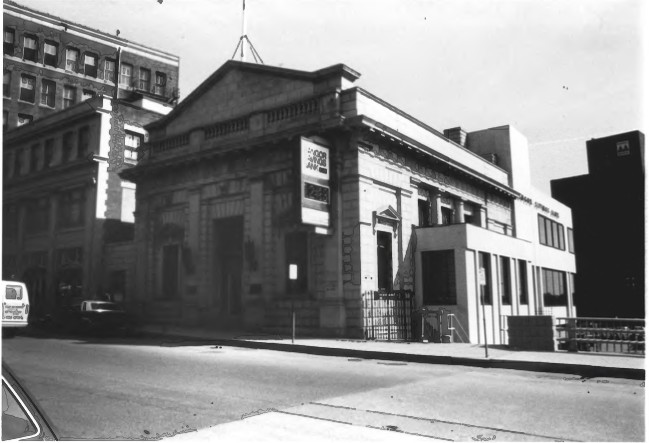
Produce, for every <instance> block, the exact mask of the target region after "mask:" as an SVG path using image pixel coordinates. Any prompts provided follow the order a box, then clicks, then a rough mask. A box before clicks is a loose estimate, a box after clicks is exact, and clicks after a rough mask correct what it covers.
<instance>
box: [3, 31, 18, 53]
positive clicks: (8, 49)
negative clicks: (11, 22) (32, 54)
mask: <svg viewBox="0 0 649 443" xmlns="http://www.w3.org/2000/svg"><path fill="white" fill-rule="evenodd" d="M15 42H16V31H14V30H13V29H11V28H5V35H4V53H5V54H7V55H14V46H15Z"/></svg>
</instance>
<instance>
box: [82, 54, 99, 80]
mask: <svg viewBox="0 0 649 443" xmlns="http://www.w3.org/2000/svg"><path fill="white" fill-rule="evenodd" d="M83 60H84V63H83V73H84V74H85V75H87V76H88V77H97V60H98V57H97V55H96V54H93V53H90V52H86V53H85V54H84V57H83Z"/></svg>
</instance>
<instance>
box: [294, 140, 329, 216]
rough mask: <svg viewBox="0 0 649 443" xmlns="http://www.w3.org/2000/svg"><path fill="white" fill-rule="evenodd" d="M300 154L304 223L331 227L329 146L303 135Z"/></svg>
mask: <svg viewBox="0 0 649 443" xmlns="http://www.w3.org/2000/svg"><path fill="white" fill-rule="evenodd" d="M300 156H301V161H300V165H301V167H300V185H301V194H302V195H301V197H302V223H305V224H308V225H314V226H323V227H329V206H330V199H331V192H330V189H329V169H330V165H329V163H330V159H329V148H327V147H325V146H322V145H319V144H317V143H314V142H313V141H311V140H309V139H307V138H304V137H302V138H301V140H300Z"/></svg>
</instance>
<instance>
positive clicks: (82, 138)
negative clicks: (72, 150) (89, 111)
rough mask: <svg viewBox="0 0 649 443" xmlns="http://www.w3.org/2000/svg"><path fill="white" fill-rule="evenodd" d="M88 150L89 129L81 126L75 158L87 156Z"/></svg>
mask: <svg viewBox="0 0 649 443" xmlns="http://www.w3.org/2000/svg"><path fill="white" fill-rule="evenodd" d="M89 148H90V128H88V126H83V127H81V128H79V144H78V145H77V158H79V157H84V156H85V155H87V154H88V151H89Z"/></svg>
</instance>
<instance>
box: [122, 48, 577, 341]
mask: <svg viewBox="0 0 649 443" xmlns="http://www.w3.org/2000/svg"><path fill="white" fill-rule="evenodd" d="M358 78H359V74H358V73H357V72H355V71H354V70H352V69H350V68H349V67H347V66H344V65H335V66H331V67H328V68H324V69H320V70H318V71H315V72H305V71H297V70H291V69H285V68H277V67H271V66H262V65H254V64H249V63H243V62H236V61H228V62H226V63H225V64H224V65H223V66H222V67H221V68H219V69H218V70H217V71H216V72H215V73H214V74H213V75H212V76H210V77H209V78H208V79H207V80H206V81H205V82H203V83H202V84H201V85H200V86H199V87H198V88H197V89H196V90H195V91H193V92H192V93H191V94H190V95H189V96H188V97H187V98H186V99H185V100H184V101H183V102H181V103H180V104H179V105H178V106H177V107H176V108H175V109H174V110H173V111H172V112H170V113H169V114H167V115H166V116H165V117H163V118H162V119H160V120H157V121H155V122H153V123H151V124H149V125H148V126H146V130H147V131H149V133H150V140H149V143H148V144H147V145H146V149H147V151H148V154H147V155H146V157H145V158H144V159H143V160H142V161H140V162H139V163H138V165H137V166H135V167H133V168H129V169H127V170H124V171H123V172H122V174H121V175H122V177H123V178H125V179H128V180H131V181H133V182H134V183H136V184H137V191H136V199H137V212H136V216H135V243H136V246H135V247H136V258H135V262H136V273H135V274H136V282H135V286H136V290H135V297H137V302H138V303H139V304H140V305H141V307H142V309H144V310H145V311H146V312H147V313H148V314H149V315H153V316H157V317H158V318H160V319H167V321H170V322H181V323H186V324H202V325H206V326H212V327H223V326H224V325H231V326H233V325H237V326H242V325H245V326H247V327H251V328H266V329H267V330H282V331H286V330H288V328H289V327H290V321H291V320H290V312H291V309H292V306H295V309H296V311H297V323H298V333H299V334H320V335H335V336H348V337H372V336H376V334H375V331H374V330H373V328H374V323H372V327H371V328H372V329H370V326H369V323H368V319H370V317H371V318H372V319H373V318H374V316H375V314H376V313H375V312H370V311H368V309H367V306H368V305H367V297H368V295H369V297H370V298H371V297H379V298H380V297H383V296H385V298H387V299H389V298H390V297H391V296H392V295H391V294H400V293H402V292H403V291H411V293H412V294H414V304H415V307H416V308H421V307H429V308H430V309H436V310H440V309H444V310H445V312H446V313H447V314H448V313H452V314H454V315H455V320H456V326H457V327H456V330H455V332H453V334H454V335H455V337H454V338H455V340H461V341H465V342H473V343H478V342H484V339H485V337H484V333H483V330H482V326H481V325H482V319H483V316H485V318H486V321H487V324H488V327H487V339H488V340H489V342H490V343H504V342H505V341H506V338H505V337H504V335H503V331H504V330H505V328H506V324H505V317H506V316H507V315H534V314H538V313H543V314H553V315H558V316H567V315H574V314H575V311H574V305H573V301H572V300H573V290H574V289H573V288H574V283H573V280H574V278H573V277H574V272H575V258H574V254H573V253H572V250H571V247H570V246H571V243H570V239H569V238H568V237H567V235H568V234H567V232H570V229H571V228H572V220H571V213H570V210H569V209H568V208H567V207H566V206H564V205H563V204H561V203H559V202H557V201H555V200H553V199H551V198H549V197H548V196H546V195H543V194H541V193H539V192H538V191H536V190H535V189H533V188H532V187H531V185H530V170H529V169H530V168H529V156H528V147H527V141H526V139H525V137H523V136H522V135H521V134H520V133H519V132H517V131H516V130H515V129H514V128H512V127H510V126H501V127H496V128H490V129H486V130H481V131H475V132H469V133H467V132H465V131H464V130H462V129H461V128H454V129H452V130H448V131H445V133H440V132H438V131H436V130H435V129H433V128H431V127H429V126H427V125H426V124H424V123H422V122H421V121H419V120H417V119H416V118H414V117H412V116H410V115H408V114H406V113H404V112H403V111H401V110H399V109H397V108H395V107H394V106H392V105H390V104H389V103H386V102H385V101H383V100H381V99H380V98H379V97H376V96H374V95H372V94H371V93H369V92H367V91H365V90H364V89H362V88H360V87H357V86H355V85H354V82H355V81H356V80H357V79H358ZM566 229H567V230H568V231H566ZM569 245H570V246H569ZM291 265H293V266H291ZM483 306H484V309H483ZM379 324H380V322H379ZM377 329H380V327H378V326H377ZM440 332H441V331H440Z"/></svg>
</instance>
